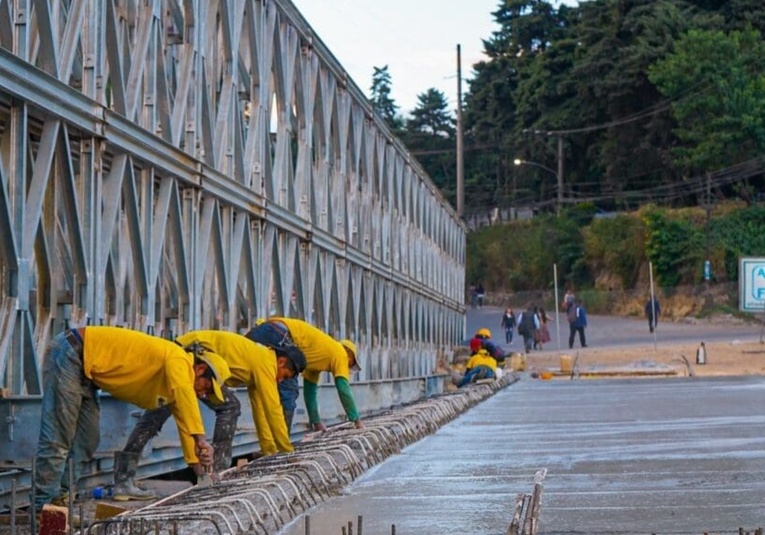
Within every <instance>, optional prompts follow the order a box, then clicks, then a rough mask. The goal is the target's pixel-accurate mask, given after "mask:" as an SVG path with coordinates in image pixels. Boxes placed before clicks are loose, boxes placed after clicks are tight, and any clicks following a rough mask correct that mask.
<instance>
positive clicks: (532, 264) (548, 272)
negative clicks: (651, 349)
mask: <svg viewBox="0 0 765 535" xmlns="http://www.w3.org/2000/svg"><path fill="white" fill-rule="evenodd" d="M595 215H596V212H595V209H594V207H593V206H592V205H588V204H580V205H579V206H577V207H576V208H572V209H570V210H567V211H565V212H563V213H562V214H561V216H560V217H557V216H555V215H552V214H547V215H542V216H539V217H536V218H534V219H530V220H526V221H515V222H510V223H507V224H503V225H495V226H491V227H484V228H482V229H479V230H477V231H475V232H473V233H471V234H470V235H469V237H468V241H467V243H468V251H467V278H468V281H471V282H474V283H478V282H480V283H481V284H482V285H483V286H484V287H485V288H486V289H487V292H488V293H489V295H493V296H494V300H495V303H494V304H498V305H500V306H501V305H502V303H504V302H511V303H513V304H514V305H515V306H522V305H523V304H524V303H525V302H528V301H536V302H542V303H545V304H547V306H550V303H551V301H552V300H554V299H553V294H552V292H553V290H554V289H555V278H554V273H555V272H557V276H558V281H557V283H558V288H559V295H560V294H562V289H563V288H564V287H573V288H575V289H577V293H578V294H579V295H580V296H582V297H584V298H585V300H586V302H587V303H588V306H589V308H591V309H592V310H593V311H600V312H607V311H614V308H615V307H616V308H618V307H625V306H626V307H631V309H630V310H628V311H626V312H628V313H639V312H640V310H641V309H640V306H641V305H640V304H641V303H642V301H643V300H644V299H645V297H646V295H647V293H648V292H649V288H650V281H651V275H652V277H653V283H654V288H655V290H656V292H657V293H658V294H660V295H662V296H663V297H667V298H671V297H673V296H675V295H679V294H683V295H685V296H686V297H687V296H693V295H696V296H697V297H698V299H696V302H695V303H691V301H688V300H687V299H686V300H685V301H683V302H684V303H686V304H687V308H688V310H684V313H691V314H701V313H704V312H705V309H707V310H706V312H707V313H711V312H712V310H711V308H716V310H715V312H720V311H725V310H726V309H727V310H729V311H730V312H733V311H734V310H735V309H736V307H737V301H736V294H737V289H738V284H737V281H738V268H739V259H740V258H741V257H742V256H762V255H763V254H765V232H763V229H765V207H764V206H746V205H745V204H743V203H740V202H739V203H734V202H726V203H721V204H718V205H716V206H715V207H714V208H713V209H712V210H711V211H709V212H707V210H703V209H701V208H698V207H693V208H681V209H674V208H665V207H659V206H656V205H646V206H643V207H642V208H640V209H639V210H636V211H632V212H622V213H618V214H612V216H611V217H595ZM707 260H708V261H709V266H710V270H709V273H708V278H706V277H705V269H704V265H705V261H707ZM649 266H650V267H652V269H653V273H652V274H651V273H650V270H649ZM684 306H685V305H684ZM636 307H637V310H636Z"/></svg>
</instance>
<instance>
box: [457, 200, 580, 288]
mask: <svg viewBox="0 0 765 535" xmlns="http://www.w3.org/2000/svg"><path fill="white" fill-rule="evenodd" d="M577 217H581V213H579V214H575V215H574V216H568V217H567V216H563V217H560V218H557V217H554V216H541V217H538V218H535V219H533V220H528V221H518V222H514V223H511V224H509V225H503V226H497V227H486V228H483V229H481V230H479V231H476V232H473V233H471V234H470V235H469V236H468V240H467V250H468V255H467V273H468V280H469V281H479V280H480V281H483V284H484V286H486V287H487V288H492V289H500V288H504V289H512V290H514V291H523V290H537V289H547V288H552V287H553V286H554V280H553V266H554V265H556V264H557V269H558V277H559V279H560V280H565V281H568V282H571V283H572V284H575V285H579V284H586V283H588V282H589V278H588V274H587V272H586V266H585V264H584V263H583V262H579V259H581V258H582V255H583V241H582V235H581V232H580V229H581V226H580V224H579V223H580V222H579V220H578V219H577Z"/></svg>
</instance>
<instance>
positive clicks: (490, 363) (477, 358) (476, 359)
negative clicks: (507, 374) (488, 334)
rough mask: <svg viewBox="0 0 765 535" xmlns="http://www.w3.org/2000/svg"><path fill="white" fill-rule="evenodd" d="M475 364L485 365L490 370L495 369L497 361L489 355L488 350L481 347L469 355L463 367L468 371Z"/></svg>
mask: <svg viewBox="0 0 765 535" xmlns="http://www.w3.org/2000/svg"><path fill="white" fill-rule="evenodd" d="M476 366H487V367H489V368H491V369H492V370H496V369H497V361H496V360H495V359H494V358H493V357H491V356H490V355H489V352H488V351H486V350H485V349H481V350H479V351H478V353H476V354H475V355H473V356H472V357H470V360H468V361H467V363H466V364H465V369H466V370H468V371H470V370H472V369H473V368H475V367H476Z"/></svg>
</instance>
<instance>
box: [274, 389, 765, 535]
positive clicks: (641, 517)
mask: <svg viewBox="0 0 765 535" xmlns="http://www.w3.org/2000/svg"><path fill="white" fill-rule="evenodd" d="M764 402H765V379H763V378H758V377H747V378H712V379H703V380H702V379H689V378H671V379H597V380H587V379H581V380H553V381H538V380H533V379H529V378H524V379H523V380H521V381H520V382H518V383H516V384H514V385H512V386H510V387H508V388H506V389H505V390H503V391H501V392H499V393H497V394H496V395H495V396H493V397H491V398H489V399H488V400H486V401H485V402H483V403H481V404H480V405H478V406H477V407H475V408H473V409H471V410H470V411H468V412H467V413H465V414H464V415H462V416H461V417H459V418H458V419H456V420H455V421H454V422H452V423H450V424H448V425H446V426H445V427H443V428H442V429H440V430H439V431H438V432H437V433H436V434H435V435H432V436H430V437H428V438H426V439H424V440H422V441H421V442H418V443H417V444H414V445H412V446H410V447H408V448H406V449H405V450H404V451H403V452H402V453H401V454H400V455H398V456H395V457H392V458H390V459H389V460H387V461H386V462H385V463H383V464H382V465H379V466H378V467H376V468H375V469H373V470H372V471H370V472H368V473H367V474H366V475H364V476H363V477H361V478H360V479H358V480H357V481H356V483H354V484H353V485H352V486H351V487H349V488H348V489H347V492H346V495H345V496H343V497H340V498H335V499H332V500H330V501H328V502H326V503H324V504H321V505H320V506H318V507H317V508H315V509H313V510H311V512H310V515H311V520H310V523H311V533H313V534H318V533H320V534H334V533H337V534H340V533H342V531H341V530H342V527H343V526H346V525H347V523H348V522H349V521H352V522H353V523H354V524H355V522H356V518H357V516H358V515H361V516H362V517H363V528H364V529H363V533H364V534H365V535H378V534H387V533H391V525H393V524H395V526H396V533H397V534H399V535H401V534H418V535H423V534H433V535H435V534H444V533H461V534H475V535H479V534H481V535H487V534H497V535H499V534H504V533H506V530H507V527H508V525H509V523H510V520H511V516H512V511H513V506H514V503H515V499H516V496H517V494H518V493H522V492H530V490H531V482H532V478H533V476H534V473H535V472H536V471H537V470H538V469H541V468H546V469H547V477H546V479H545V481H544V495H543V499H542V512H541V526H540V532H541V533H617V532H618V533H665V534H669V533H698V534H701V533H704V532H709V533H733V532H737V531H738V528H739V527H743V528H745V529H749V530H752V531H753V530H754V528H756V527H765V403H764ZM282 533H284V534H285V535H298V534H300V535H303V534H304V533H305V528H304V519H303V518H299V519H298V520H297V521H295V522H294V523H293V524H292V525H290V526H288V527H287V528H286V529H284V530H283V531H282Z"/></svg>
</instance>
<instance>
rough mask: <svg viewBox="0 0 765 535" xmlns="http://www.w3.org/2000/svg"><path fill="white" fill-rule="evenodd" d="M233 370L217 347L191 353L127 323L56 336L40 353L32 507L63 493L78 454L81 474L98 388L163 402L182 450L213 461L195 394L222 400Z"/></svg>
mask: <svg viewBox="0 0 765 535" xmlns="http://www.w3.org/2000/svg"><path fill="white" fill-rule="evenodd" d="M229 374H230V372H229V369H228V366H226V363H225V362H223V361H222V360H221V359H220V358H218V357H216V356H215V355H206V356H204V355H192V354H189V353H187V352H186V351H184V350H183V348H181V347H180V346H178V345H176V344H174V343H172V342H170V341H168V340H163V339H162V338H158V337H155V336H150V335H148V334H144V333H141V332H138V331H133V330H130V329H122V328H117V327H84V328H80V329H69V330H66V331H64V332H62V333H60V334H58V335H57V336H55V337H54V338H53V340H52V341H51V343H50V346H49V347H48V349H47V351H46V353H45V357H44V361H43V399H42V415H41V418H40V438H39V441H38V445H37V455H36V474H35V496H34V502H35V507H36V508H37V509H42V506H43V505H45V504H46V503H51V502H53V501H54V500H58V499H60V498H61V497H62V496H61V494H62V480H66V479H67V478H64V477H63V476H64V472H65V469H66V468H67V467H66V464H67V459H69V458H71V459H72V460H73V461H74V462H73V471H74V473H73V474H72V477H73V480H74V481H75V482H76V481H77V479H78V476H79V473H80V470H81V463H82V462H84V461H86V460H88V459H90V458H91V457H92V456H93V453H94V452H95V451H96V448H97V447H98V442H99V438H100V437H99V416H100V410H99V402H98V390H99V389H101V390H104V391H105V392H108V393H110V394H111V395H112V396H113V397H115V398H117V399H120V400H123V401H127V402H129V403H133V404H135V405H138V406H139V407H143V408H145V409H154V408H157V407H166V408H167V409H166V410H167V411H168V412H169V414H171V415H172V416H173V417H174V418H175V422H176V424H177V426H178V432H179V435H180V437H181V442H182V444H183V445H184V449H183V454H184V457H185V458H186V459H189V460H192V459H193V460H195V461H197V462H198V463H200V464H201V465H202V466H211V465H212V461H213V457H214V450H213V447H212V446H211V445H210V444H209V443H208V442H207V439H206V438H205V429H204V423H203V422H202V415H201V413H200V411H199V403H198V402H197V398H199V399H205V400H207V399H209V400H211V401H213V400H220V399H221V398H222V392H221V389H220V385H221V384H222V383H223V382H224V381H225V380H226V379H228V376H229ZM67 491H68V492H74V489H65V492H67Z"/></svg>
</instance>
